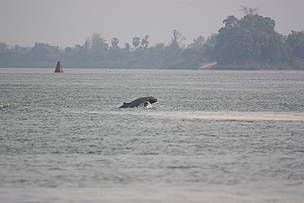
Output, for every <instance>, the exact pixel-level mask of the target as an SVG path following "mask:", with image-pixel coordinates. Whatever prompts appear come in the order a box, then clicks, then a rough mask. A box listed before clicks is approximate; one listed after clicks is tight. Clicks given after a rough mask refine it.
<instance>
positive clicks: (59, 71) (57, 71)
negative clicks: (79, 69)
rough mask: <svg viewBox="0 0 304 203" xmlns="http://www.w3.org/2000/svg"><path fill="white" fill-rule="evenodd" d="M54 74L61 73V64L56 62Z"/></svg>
mask: <svg viewBox="0 0 304 203" xmlns="http://www.w3.org/2000/svg"><path fill="white" fill-rule="evenodd" d="M55 73H63V65H62V64H61V62H60V61H57V65H56V69H55Z"/></svg>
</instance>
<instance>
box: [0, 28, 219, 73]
mask: <svg viewBox="0 0 304 203" xmlns="http://www.w3.org/2000/svg"><path fill="white" fill-rule="evenodd" d="M183 41H184V37H183V36H182V35H181V33H180V32H178V31H177V30H174V31H173V33H172V37H171V42H170V43H169V44H167V45H166V44H164V43H157V44H156V45H154V46H149V44H150V43H149V36H148V35H146V36H144V37H143V38H140V37H137V36H136V37H133V39H132V40H131V42H130V43H125V44H124V45H123V46H120V41H119V39H118V38H112V39H111V40H110V42H107V41H106V40H105V39H104V38H102V37H101V35H100V34H93V35H92V36H91V37H90V38H89V39H87V40H86V41H85V43H84V44H82V45H76V46H74V47H66V48H64V49H60V48H59V47H57V46H51V45H49V44H46V43H35V45H34V47H21V46H18V45H16V46H15V47H8V45H7V44H5V43H1V42H0V66H1V67H52V66H54V64H55V63H56V61H57V60H61V61H62V62H63V63H64V66H65V67H75V68H156V69H161V68H164V69H194V68H196V67H199V66H200V64H202V63H206V62H208V61H209V58H208V57H209V53H211V50H212V49H213V47H214V45H215V39H214V37H211V38H209V39H208V40H205V39H204V38H203V37H202V36H199V37H198V38H197V39H195V40H194V41H193V43H191V44H190V45H188V46H187V47H185V45H184V44H183Z"/></svg>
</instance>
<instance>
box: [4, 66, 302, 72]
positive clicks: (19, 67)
mask: <svg viewBox="0 0 304 203" xmlns="http://www.w3.org/2000/svg"><path fill="white" fill-rule="evenodd" d="M27 68H31V69H52V70H53V69H54V70H55V67H52V66H23V67H21V66H6V67H4V66H0V69H27ZM64 68H65V69H82V70H85V69H102V70H198V71H205V70H244V71H245V70H246V71H259V70H260V71H263V70H278V71H282V70H295V71H297V70H300V71H303V70H304V67H275V66H274V67H272V66H269V67H259V66H214V67H209V68H192V69H189V68H105V67H64Z"/></svg>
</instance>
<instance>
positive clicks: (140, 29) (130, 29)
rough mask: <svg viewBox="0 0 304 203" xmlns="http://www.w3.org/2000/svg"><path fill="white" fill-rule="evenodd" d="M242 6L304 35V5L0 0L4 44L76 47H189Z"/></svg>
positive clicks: (239, 0)
mask: <svg viewBox="0 0 304 203" xmlns="http://www.w3.org/2000/svg"><path fill="white" fill-rule="evenodd" d="M241 5H243V6H247V7H252V8H254V7H258V8H259V13H260V14H262V15H264V16H269V17H272V18H273V19H275V20H276V22H277V30H278V31H279V32H281V33H283V34H287V33H289V31H290V30H304V20H303V19H304V12H303V8H304V0H0V27H1V29H0V30H1V31H0V41H2V42H6V43H8V44H10V45H14V44H20V45H26V46H32V45H33V44H34V43H35V42H48V43H50V44H52V45H59V46H60V47H64V46H74V45H75V44H82V43H83V42H84V40H85V39H87V38H88V37H89V36H90V35H91V34H92V33H100V34H101V35H102V36H103V37H105V38H106V39H107V40H109V39H110V38H111V37H118V38H119V39H120V41H121V43H120V45H123V43H124V42H130V41H131V39H132V37H134V36H140V37H143V36H144V35H145V34H148V35H149V36H150V41H151V42H152V43H154V42H156V41H157V42H168V41H169V40H170V35H171V32H172V30H173V29H177V30H179V31H180V32H181V33H182V34H183V35H184V36H185V37H186V38H187V40H188V42H189V41H192V39H193V38H195V37H197V36H198V35H203V36H208V35H210V34H211V33H215V32H217V30H218V29H219V27H220V26H221V25H222V21H223V19H224V18H225V17H226V16H228V15H232V14H233V15H236V16H238V17H240V16H241V15H242V12H241V10H240V8H241Z"/></svg>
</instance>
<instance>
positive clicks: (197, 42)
mask: <svg viewBox="0 0 304 203" xmlns="http://www.w3.org/2000/svg"><path fill="white" fill-rule="evenodd" d="M244 12H245V15H244V16H243V17H242V18H241V19H238V18H236V17H235V16H228V17H227V18H226V19H225V20H224V21H223V23H224V26H223V27H222V28H220V29H219V31H218V33H217V34H214V35H212V36H210V37H208V38H207V39H205V38H204V37H202V36H199V37H197V38H196V39H194V40H193V42H192V43H191V44H189V45H187V46H186V45H185V44H184V39H185V38H184V37H183V36H182V34H181V33H180V32H178V31H177V30H174V31H173V32H172V35H171V41H170V42H169V43H168V44H164V43H157V44H155V45H153V46H150V43H149V36H148V35H146V36H144V37H138V36H135V37H133V38H132V40H131V42H130V43H125V44H124V45H121V44H120V41H119V39H118V38H112V39H111V40H109V41H106V40H105V39H104V38H102V37H101V35H100V34H93V35H92V36H91V37H90V39H88V40H86V41H85V43H84V44H82V45H76V46H74V47H66V48H64V49H61V48H59V47H57V46H51V45H49V44H46V43H35V45H34V46H33V47H21V46H19V45H15V46H14V47H9V46H8V45H7V44H5V43H3V42H0V67H53V66H54V64H55V62H56V61H58V60H61V61H62V62H63V63H64V66H65V67H75V68H76V67H78V68H155V69H197V68H200V67H202V65H203V64H207V63H210V62H217V65H216V66H217V67H240V68H242V67H258V68H268V69H272V68H273V69H275V68H279V69H284V68H292V69H304V32H303V31H299V32H297V31H292V32H291V33H290V34H289V35H288V36H284V35H282V34H280V33H278V32H276V31H275V24H276V23H275V21H274V20H273V19H271V18H269V17H263V16H261V15H259V14H257V13H256V11H255V9H247V8H244ZM213 64H214V63H213Z"/></svg>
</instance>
